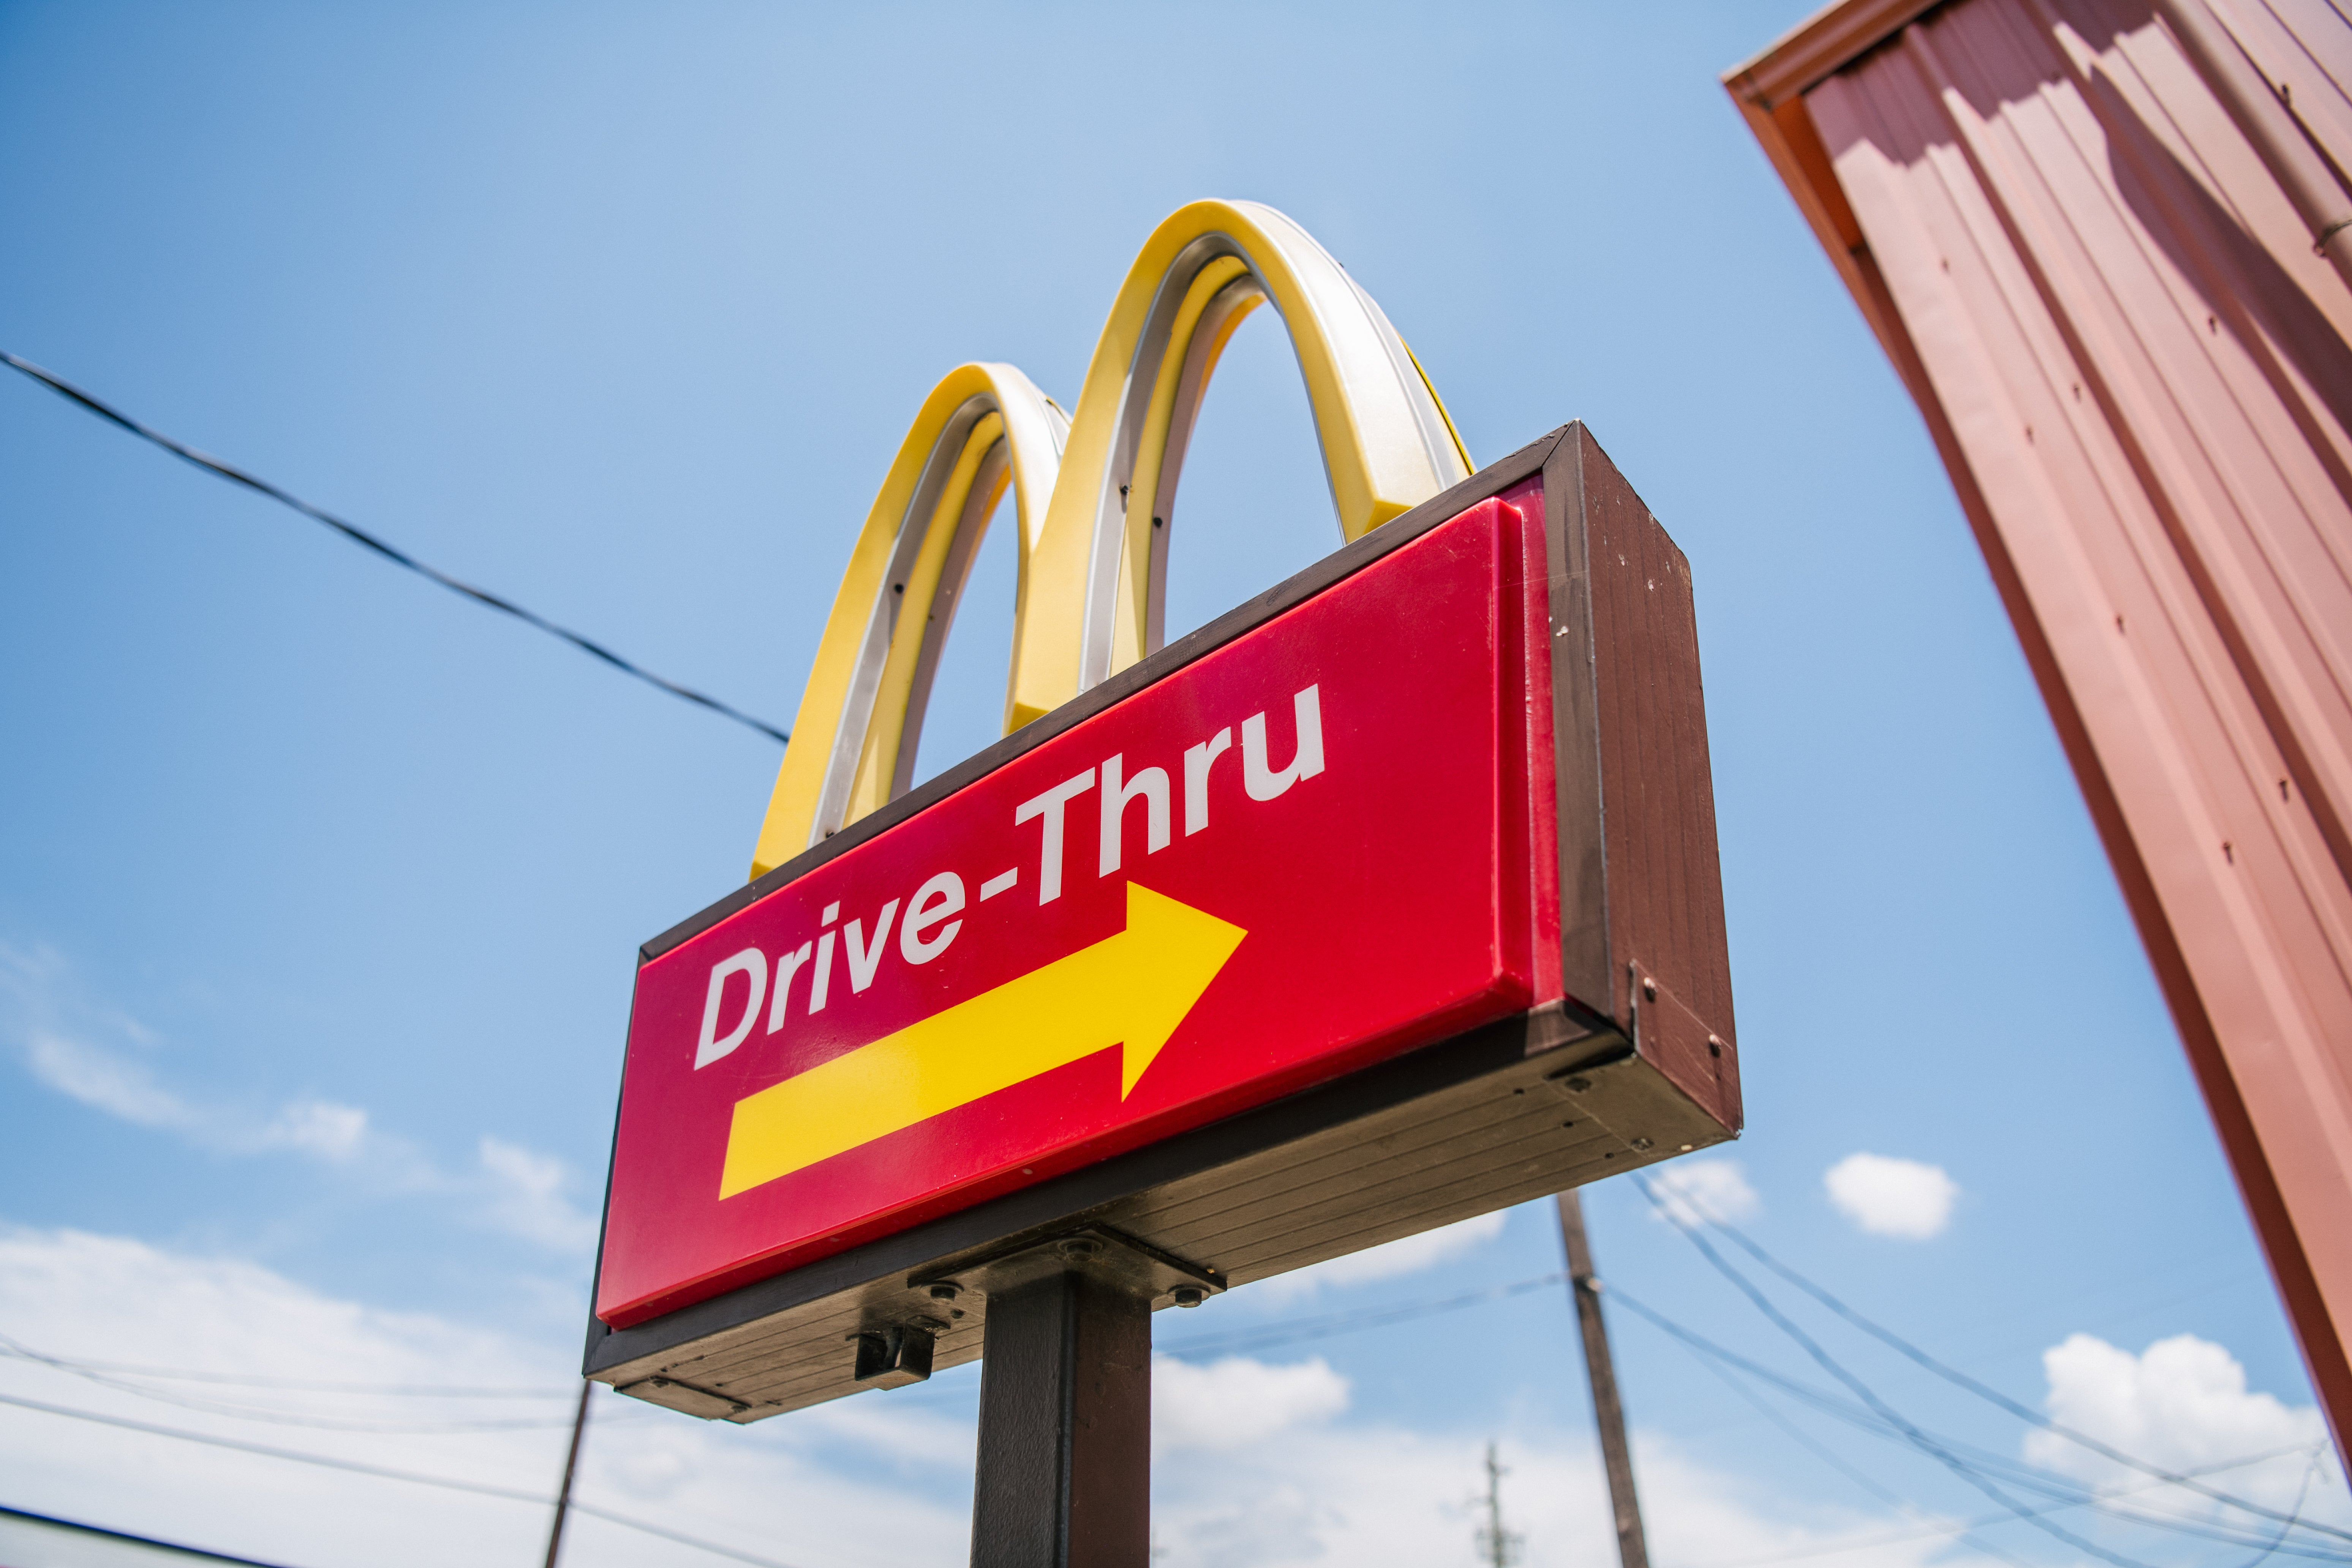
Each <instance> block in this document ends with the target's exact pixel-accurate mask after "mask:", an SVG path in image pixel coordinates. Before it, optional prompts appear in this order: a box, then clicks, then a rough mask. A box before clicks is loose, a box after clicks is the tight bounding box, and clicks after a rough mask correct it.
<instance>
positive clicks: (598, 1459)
mask: <svg viewBox="0 0 2352 1568" xmlns="http://www.w3.org/2000/svg"><path fill="white" fill-rule="evenodd" d="M0 1330H5V1331H6V1332H8V1333H10V1334H11V1335H13V1336H15V1337H16V1338H17V1339H20V1340H22V1341H24V1342H27V1343H29V1344H32V1345H35V1346H37V1347H38V1348H39V1349H42V1350H44V1351H51V1352H62V1353H64V1354H67V1355H77V1356H85V1357H90V1358H103V1359H107V1360H110V1361H119V1362H129V1363H148V1364H155V1365H165V1366H177V1367H187V1368H194V1369H199V1370H205V1371H210V1372H215V1373H231V1374H239V1373H243V1374H257V1375H262V1376H268V1377H273V1378H278V1379H299V1378H308V1379H318V1380H329V1381H359V1382H366V1383H392V1384H411V1385H414V1384H440V1385H447V1384H457V1385H465V1386H507V1387H518V1386H519V1387H522V1388H526V1389H534V1390H542V1391H544V1394H545V1397H543V1398H536V1399H506V1400H490V1399H480V1398H476V1399H422V1398H394V1397H390V1396H384V1395H379V1394H368V1395H362V1394H346V1393H331V1392H326V1391H307V1390H290V1389H256V1388H249V1387H239V1386H234V1385H225V1384H191V1383H185V1382H177V1383H169V1384H166V1383H163V1382H162V1381H160V1380H147V1379H141V1380H135V1381H141V1382H144V1383H146V1384H147V1385H148V1386H150V1387H155V1388H163V1389H167V1390H170V1391H172V1392H174V1393H188V1392H191V1391H193V1392H194V1393H195V1394H198V1395H199V1396H200V1397H202V1398H204V1399H206V1400H210V1401H212V1402H213V1403H216V1404H217V1403H223V1402H226V1403H233V1404H236V1405H239V1406H242V1407H246V1408H249V1409H250V1408H267V1409H268V1410H270V1411H274V1412H276V1413H278V1414H290V1415H297V1416H298V1417H299V1416H307V1417H323V1418H329V1419H334V1420H341V1421H350V1420H358V1421H360V1422H362V1423H368V1422H375V1423H381V1424H387V1425H400V1424H406V1425H408V1426H415V1425H417V1424H418V1422H419V1417H420V1414H422V1415H425V1416H426V1417H433V1418H448V1417H457V1418H462V1419H505V1420H513V1419H523V1420H527V1421H532V1422H535V1423H537V1424H536V1425H533V1426H528V1427H525V1428H522V1429H518V1430H505V1431H476V1432H459V1433H449V1432H438V1433H436V1432H417V1431H405V1432H377V1431H363V1432H351V1431H331V1430H322V1429H318V1428H289V1427H286V1426H268V1425H257V1424H255V1423H253V1422H250V1421H247V1420H239V1419H236V1418H234V1417H232V1416H230V1415H226V1414H221V1413H219V1412H217V1411H199V1410H189V1409H185V1408H176V1407H171V1406H165V1405H156V1404H153V1403H152V1402H150V1401H146V1400H142V1399H140V1398H137V1397H135V1396H133V1395H131V1394H128V1393H125V1392H122V1391H121V1390H118V1389H113V1388H109V1387H104V1386H100V1385H97V1384H90V1383H88V1382H85V1381H80V1380H77V1379H74V1378H71V1377H68V1376H67V1375H66V1374H64V1373H59V1372H57V1371H54V1370H51V1369H48V1368H45V1367H41V1366H37V1365H34V1364H30V1363H25V1362H23V1361H17V1360H8V1359H5V1358H0V1393H5V1394H8V1395H10V1396H13V1397H19V1398H29V1399H37V1400H42V1401H46V1402H48V1403H52V1404H57V1405H70V1406H74V1407H78V1408H80V1409H85V1410H95V1411H100V1412H101V1413H104V1414H109V1415H120V1416H123V1417H125V1418H128V1419H131V1420H138V1421H145V1422H151V1423H154V1424H157V1425H162V1426H173V1427H179V1428H183V1429H186V1430H194V1431H202V1432H207V1433H213V1434H217V1435H219V1436H227V1437H232V1438H235V1439H237V1440H240V1441H247V1442H261V1443H265V1444H269V1445H272V1446H275V1447H286V1448H294V1449H299V1450H303V1451H306V1452H310V1453H321V1454H329V1455H332V1456H334V1457H336V1458H345V1459H349V1460H352V1461H354V1462H358V1463H362V1464H373V1465H382V1466H389V1467H392V1468H398V1469H404V1470H411V1471H424V1472H426V1473H429V1474H435V1475H440V1476H445V1477H453V1478H457V1479H467V1480H473V1481H478V1482H484V1483H487V1484H489V1485H493V1486H501V1487H510V1488H513V1489H517V1490H520V1491H523V1492H526V1493H530V1494H533V1495H535V1496H545V1495H547V1494H549V1493H551V1491H552V1490H553V1489H554V1485H555V1480H556V1477H557V1475H558V1473H559V1472H560V1470H561V1468H562V1453H563V1443H564V1437H565V1434H564V1430H563V1418H564V1415H565V1414H566V1413H567V1411H568V1408H569V1405H568V1398H567V1396H568V1394H569V1393H570V1391H571V1390H572V1388H573V1387H574V1386H576V1385H575V1384H572V1373H573V1370H574V1368H575V1366H576V1361H575V1360H574V1358H575V1356H576V1354H577V1352H576V1350H575V1349H574V1348H573V1345H572V1343H571V1342H568V1336H567V1337H566V1338H567V1342H563V1343H551V1344H539V1343H533V1342H527V1341H522V1340H518V1339H515V1338H513V1337H510V1336H508V1335H504V1334H499V1333H495V1332H489V1331H481V1330H478V1329H473V1328H469V1327H467V1326H466V1325H463V1324H459V1323H455V1322H451V1321H448V1320H446V1319H444V1318H438V1317H435V1316H431V1315H428V1314H423V1313H415V1312H394V1311H386V1310H381V1309H377V1308H372V1307H368V1306H365V1305H362V1304H361V1303H359V1302H356V1301H352V1300H340V1299H337V1298H335V1297H333V1296H330V1295H327V1294H323V1293H321V1292H320V1291H317V1290H313V1289H309V1288H307V1287H305V1286H303V1285H300V1284H299V1283H297V1282H295V1281H293V1280H290V1279H286V1278H285V1277H284V1276H282V1275H279V1274H277V1273H274V1272H272V1271H271V1270H269V1269H267V1268H260V1267H258V1266H257V1265H255V1264H252V1263H249V1262H244V1261H239V1260H235V1259H226V1258H203V1257H192V1256H188V1255H186V1254H182V1253H175V1252H172V1251H167V1250H164V1249H162V1248H158V1247H150V1246H148V1245H146V1244H143V1243H141V1242H137V1241H131V1240H127V1239H124V1238H121V1237H100V1236H90V1235H87V1234H81V1233H76V1232H71V1231H36V1230H26V1229H19V1228H14V1227H9V1226H5V1225H0ZM976 1371H977V1369H976V1368H959V1369H956V1370H955V1371H953V1372H950V1373H942V1374H940V1378H939V1379H937V1380H935V1381H934V1382H933V1383H931V1384H925V1385H922V1386H921V1387H920V1388H910V1389H904V1390H898V1391H895V1392H892V1393H888V1394H859V1395H856V1396H855V1397H853V1398H851V1399H848V1400H845V1401H841V1402H838V1403H835V1404H832V1405H821V1406H818V1407H816V1408H814V1409H810V1410H805V1411H799V1412H795V1413H794V1414H793V1415H786V1416H781V1417H778V1418H776V1419H774V1420H772V1421H767V1422H762V1423H760V1424H758V1425H756V1426H750V1427H736V1426H730V1425H729V1424H726V1423H723V1422H720V1423H711V1424H707V1425H706V1424H703V1423H699V1422H697V1421H694V1420H692V1419H690V1418H688V1417H686V1416H681V1415H675V1414H673V1413H670V1412H667V1411H657V1410H653V1409H650V1408H647V1407H644V1406H640V1405H635V1404H634V1403H633V1402H630V1401H625V1400H623V1399H620V1398H618V1397H617V1396H613V1395H609V1394H599V1395H598V1396H597V1402H596V1414H595V1415H594V1417H593V1420H592V1422H591V1425H590V1429H589V1436H588V1442H587V1447H586V1449H585V1452H584V1455H583V1470H582V1476H581V1480H580V1483H579V1486H580V1492H579V1495H580V1496H581V1498H582V1499H583V1501H586V1502H588V1503H591V1504H593V1505H595V1506H598V1507H603V1508H607V1509H611V1510H615V1511H618V1512H622V1513H625V1514H629V1515H631V1516H634V1517H635V1518H638V1519H642V1520H646V1521H649V1522H653V1523H656V1524H662V1525H667V1526H668V1527H670V1528H673V1529H678V1530H683V1531H687V1532H688V1533H690V1534H694V1535H698V1536H701V1537H704V1538H706V1539H709V1540H714V1541H717V1542H720V1543H722V1544H725V1545H728V1546H731V1547H734V1548H737V1549H739V1550H741V1551H745V1552H753V1553H756V1554H758V1555H761V1556H765V1557H774V1558H781V1559H782V1560H784V1561H786V1562H790V1563H795V1564H798V1565H800V1568H887V1565H892V1564H903V1563H919V1562H953V1561H957V1560H959V1559H961V1556H962V1555H963V1554H964V1552H966V1549H967V1546H968V1543H969V1534H970V1517H969V1512H968V1509H969V1495H970V1493H969V1487H970V1477H971V1455H972V1442H971V1436H972V1426H971V1416H970V1405H969V1403H968V1401H969V1398H970V1390H971V1387H972V1386H973V1374H974V1373H976ZM1155 1375H1156V1377H1157V1380H1158V1383H1157V1387H1156V1389H1155V1396H1154V1403H1155V1405H1158V1406H1160V1410H1159V1437H1160V1448H1161V1449H1162V1451H1163V1456H1164V1457H1163V1458H1162V1460H1161V1462H1160V1463H1159V1464H1158V1466H1157V1467H1156V1468H1155V1472H1154V1484H1153V1493H1154V1504H1153V1506H1154V1510H1155V1519H1154V1522H1155V1532H1156V1535H1157V1538H1158V1543H1159V1545H1160V1547H1162V1548H1164V1549H1165V1550H1166V1552H1167V1553H1168V1555H1167V1557H1166V1559H1165V1561H1164V1568H1212V1565H1213V1568H1291V1565H1294V1564H1295V1565H1297V1568H1309V1565H1313V1568H1328V1564H1330V1563H1349V1564H1351V1565H1360V1568H1426V1565H1427V1564H1429V1563H1462V1562H1467V1561H1469V1560H1470V1545H1471V1532H1472V1531H1473V1529H1474V1528H1475V1522H1476V1521H1475V1520H1474V1519H1473V1518H1472V1517H1471V1516H1470V1513H1469V1511H1468V1510H1467V1509H1465V1506H1464V1503H1465V1500H1466V1499H1467V1498H1468V1497H1469V1496H1470V1495H1471V1494H1472V1492H1473V1491H1474V1490H1475V1488H1476V1487H1477V1485H1478V1483H1479V1479H1480V1475H1479V1469H1478V1460H1479V1456H1480V1453H1481V1451H1482V1449H1483V1447H1484V1444H1485V1441H1486V1437H1487V1436H1489V1433H1488V1432H1487V1431H1486V1430H1485V1429H1480V1430H1475V1431H1415V1430H1408V1429H1404V1428H1402V1427H1399V1426H1392V1425H1385V1424H1377V1423H1366V1422H1363V1421H1360V1420H1358V1419H1356V1418H1354V1417H1353V1416H1352V1415H1350V1414H1349V1409H1348V1407H1347V1403H1346V1402H1347V1397H1348V1395H1347V1385H1346V1383H1345V1381H1344V1380H1343V1379H1341V1378H1340V1377H1339V1374H1337V1373H1334V1372H1332V1371H1331V1370H1330V1369H1329V1368H1328V1367H1327V1366H1325V1365H1324V1364H1323V1363H1321V1362H1320V1361H1319V1360H1318V1361H1309V1362H1306V1363H1296V1364H1291V1365H1274V1366H1268V1365H1261V1364H1259V1363H1251V1362H1246V1361H1228V1362H1221V1363H1211V1364H1209V1365H1205V1366H1193V1365H1189V1364H1186V1363H1181V1362H1177V1363H1171V1362H1169V1361H1165V1360H1163V1361H1161V1362H1160V1363H1159V1366H1158V1369H1157V1372H1156V1373H1155ZM420 1407H421V1412H420ZM1634 1441H1635V1451H1636V1459H1637V1462H1638V1464H1639V1465H1640V1467H1641V1476H1642V1487H1643V1500H1644V1502H1645V1504H1646V1505H1647V1507H1648V1512H1649V1517H1650V1527H1651V1531H1652V1541H1653V1549H1654V1552H1656V1554H1657V1556H1658V1558H1659V1560H1661V1561H1667V1562H1675V1563H1688V1564H1692V1565H1694V1568H1707V1565H1708V1564H1714V1563H1738V1562H1748V1561H1752V1560H1754V1559H1758V1558H1766V1557H1772V1556H1787V1555H1794V1554H1799V1553H1814V1554H1821V1556H1822V1561H1824V1562H1827V1563H1834V1564H1835V1565H1836V1568H1924V1565H1925V1564H1927V1563H1929V1562H1931V1561H1932V1562H1933V1563H1935V1564H1936V1568H1990V1564H1989V1563H1984V1562H1983V1561H1982V1560H1980V1559H1977V1558H1974V1557H1972V1556H1970V1555H1969V1554H1968V1553H1967V1552H1956V1551H1954V1550H1953V1548H1952V1547H1951V1545H1950V1543H1949V1542H1948V1541H1947V1540H1944V1539H1939V1538H1937V1537H1936V1536H1934V1535H1932V1534H1927V1533H1924V1531H1931V1530H1932V1529H1933V1527H1934V1526H1935V1525H1936V1524H1937V1522H1938V1521H1937V1520H1935V1519H1934V1518H1932V1517H1923V1516H1922V1515H1919V1514H1917V1513H1915V1512H1910V1511H1904V1512H1901V1513H1896V1514H1887V1513H1867V1514H1866V1513H1862V1512H1859V1511H1857V1510H1849V1509H1831V1508H1822V1507H1814V1506H1808V1505H1806V1504H1804V1503H1802V1502H1801V1501H1798V1500H1792V1499H1791V1498H1790V1496H1789V1495H1788V1494H1787V1493H1786V1491H1785V1490H1784V1489H1780V1488H1777V1487H1769V1486H1765V1485H1763V1484H1761V1483H1751V1482H1748V1481H1747V1480H1744V1479H1741V1478H1739V1477H1738V1476H1736V1475H1731V1474H1727V1473H1726V1472H1723V1471H1720V1470H1716V1469H1712V1468H1707V1467H1706V1466H1704V1465H1701V1464H1699V1463H1697V1462H1696V1461H1695V1460H1694V1459H1692V1458H1690V1457H1689V1456H1687V1455H1686V1454H1685V1453H1684V1452H1682V1451H1681V1450H1680V1449H1678V1448H1677V1447H1675V1445H1673V1444H1672V1443H1670V1442H1665V1441H1662V1440H1661V1439H1659V1438H1657V1437H1656V1436H1654V1435H1653V1434H1650V1433H1647V1432H1640V1431H1637V1432H1636V1434H1635V1439H1634ZM1503 1459H1504V1462H1505V1463H1506V1464H1507V1466H1508V1467H1509V1468H1510V1475H1509V1476H1508V1478H1507V1479H1506V1480H1505V1482H1504V1488H1505V1491H1504V1499H1505V1504H1506V1507H1507V1510H1508V1512H1509V1521H1510V1524H1511V1527H1512V1528H1513V1529H1515V1530H1517V1531H1524V1532H1525V1533H1526V1535H1527V1537H1528V1568H1613V1564H1614V1561H1615V1557H1614V1551H1613V1544H1612V1542H1611V1541H1610V1539H1609V1535H1608V1532H1607V1531H1606V1529H1605V1528H1603V1527H1600V1526H1597V1525H1596V1524H1595V1521H1597V1520H1603V1519H1605V1517H1606V1503H1605V1500H1604V1499H1603V1497H1602V1491H1601V1468H1600V1466H1599V1464H1598V1463H1597V1461H1596V1459H1595V1458H1594V1456H1593V1453H1592V1451H1591V1445H1590V1442H1589V1440H1588V1439H1586V1438H1585V1437H1584V1436H1582V1435H1581V1433H1580V1432H1577V1433H1574V1434H1573V1435H1570V1433H1565V1432H1561V1431H1558V1430H1552V1429H1549V1428H1539V1429H1536V1430H1532V1431H1522V1432H1519V1433H1517V1435H1516V1436H1514V1435H1512V1434H1511V1432H1510V1429H1509V1428H1506V1432H1505V1439H1504V1443H1503ZM0 1474H5V1476H6V1477H7V1478H8V1482H9V1488H10V1491H9V1500H10V1501H11V1502H12V1503H15V1504H16V1505H18V1506H26V1507H33V1508H37V1509H40V1510H45V1511H48V1512H54V1513H58V1514H63V1515H65V1516H67V1517H69V1518H82V1519H89V1520H91V1521H95V1522H99V1523H103V1524H108V1525H112V1526H114V1527H116V1528H120V1529H126V1530H131V1531H142V1532H145V1533H151V1534H156V1535H162V1536H164V1537H167V1538H171V1539H176V1540H183V1541H187V1542H192V1543H194V1544H198V1545H204V1546H209V1547H212V1548H214V1549H216V1550H220V1551H226V1552H236V1553H238V1554H240V1555H247V1556H253V1557H257V1558H261V1559H264V1560H274V1561H278V1562H288V1563H305V1562H317V1563H326V1562H332V1563H340V1564H347V1565H349V1568H394V1565H395V1564H397V1565H399V1568H407V1565H408V1564H411V1563H421V1562H430V1563H436V1564H446V1565H447V1568H491V1565H492V1564H501V1563H513V1562H516V1561H536V1560H537V1556H536V1554H537V1553H538V1552H541V1550H542V1549H543V1543H544V1540H545V1535H544V1531H545V1529H546V1524H547V1510H546V1509H545V1507H544V1506H542V1505H539V1504H535V1503H520V1502H510V1501H503V1500H497V1499H492V1498H482V1497H472V1496H467V1495H466V1494H464V1493H459V1492H450V1491H443V1490H436V1489H429V1488H424V1487H417V1486H412V1485H405V1484H402V1483H398V1482H394V1481H388V1480H384V1479H379V1478H373V1477H368V1476H358V1475H350V1474H345V1473H341V1472H338V1471H333V1470H324V1469H318V1468H309V1467H305V1466H300V1465H296V1464H291V1463H288V1462H286V1461H283V1460H278V1459H271V1458H262V1457H260V1456H257V1455H252V1454H244V1453H238V1452H234V1451H227V1450H223V1449H218V1448H211V1447H200V1446H196V1445H193V1444H188V1443H184V1442H180V1441H175V1440H173V1439H170V1438H164V1437H160V1436H152V1435H148V1434H142V1433H138V1432H127V1431H123V1430H121V1429H118V1428H111V1427H106V1426H92V1425H89V1424H87V1423H82V1422H76V1421H70V1420H65V1419H60V1418H58V1417H56V1416H52V1415H40V1414H37V1413H35V1412H31V1411H26V1410H24V1409H21V1408H16V1407H10V1406H5V1405H0ZM126 1476H136V1477H137V1478H139V1480H138V1484H137V1485H136V1486H126V1485H124V1484H123V1478H124V1477H126ZM1889 1535H1906V1536H1913V1537H1916V1539H1908V1540H1903V1541H1888V1540H1885V1539H1884V1538H1885V1537H1887V1536H1889ZM566 1542H567V1543H566V1546H565V1552H564V1560H565V1563H566V1564H567V1568H656V1564H672V1563H683V1562H686V1561H689V1560H695V1559H694V1557H693V1554H691V1553H689V1552H687V1551H686V1550H685V1549H683V1548H680V1547H676V1546H672V1545H668V1544H666V1543H664V1542H659V1541H656V1540H652V1539H649V1538H647V1537H645V1536H642V1535H636V1534H633V1533H631V1532H629V1531H625V1530H624V1529H622V1528H620V1527H618V1526H615V1525H612V1524H609V1523H605V1522H603V1521H598V1520H596V1519H594V1518H593V1517H591V1516H585V1515H583V1516H579V1517H577V1518H576V1519H575V1521H574V1523H573V1525H572V1531H571V1532H570V1533H568V1534H567V1536H566ZM1832 1549H1835V1550H1836V1555H1835V1556H1833V1557H1832V1556H1829V1555H1828V1554H1827V1553H1828V1552H1829V1551H1831V1550H1832Z"/></svg>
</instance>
